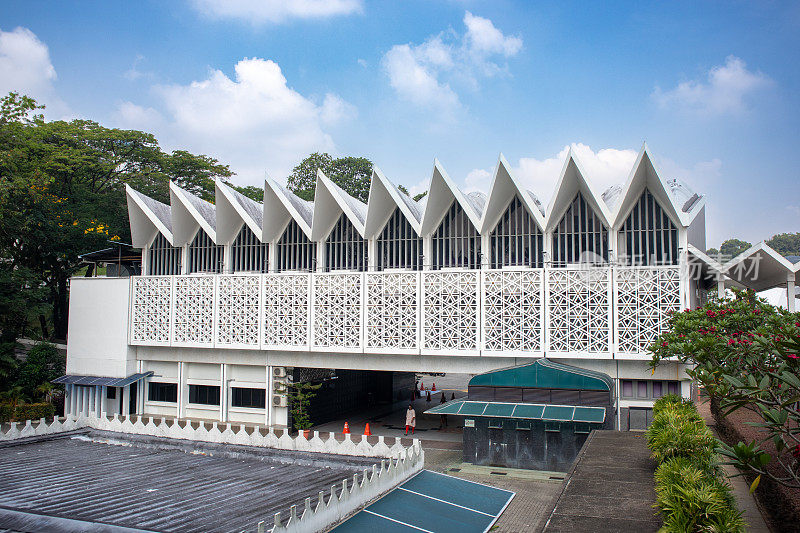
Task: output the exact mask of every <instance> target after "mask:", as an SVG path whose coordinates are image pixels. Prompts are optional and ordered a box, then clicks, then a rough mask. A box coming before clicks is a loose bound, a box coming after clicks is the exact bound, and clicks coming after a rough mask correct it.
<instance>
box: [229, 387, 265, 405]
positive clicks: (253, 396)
mask: <svg viewBox="0 0 800 533" xmlns="http://www.w3.org/2000/svg"><path fill="white" fill-rule="evenodd" d="M231 406H233V407H250V408H254V409H264V408H265V407H266V406H267V391H266V390H265V389H253V388H248V387H231Z"/></svg>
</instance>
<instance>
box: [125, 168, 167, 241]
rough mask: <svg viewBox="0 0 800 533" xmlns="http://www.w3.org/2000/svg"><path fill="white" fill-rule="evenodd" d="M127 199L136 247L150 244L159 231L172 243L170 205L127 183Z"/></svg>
mask: <svg viewBox="0 0 800 533" xmlns="http://www.w3.org/2000/svg"><path fill="white" fill-rule="evenodd" d="M125 199H126V201H127V203H128V220H129V221H130V225H131V241H132V244H133V245H134V246H135V247H136V248H144V247H145V246H148V245H149V244H150V243H151V242H152V241H153V239H154V238H155V236H156V235H157V234H158V233H159V232H160V233H161V234H162V235H164V237H166V239H167V241H169V243H170V244H172V242H173V239H172V214H171V209H170V206H168V205H167V204H162V203H161V202H159V201H158V200H154V199H152V198H150V197H149V196H145V195H144V194H142V193H140V192H139V191H137V190H135V189H134V188H133V187H131V186H130V185H128V184H127V183H126V184H125Z"/></svg>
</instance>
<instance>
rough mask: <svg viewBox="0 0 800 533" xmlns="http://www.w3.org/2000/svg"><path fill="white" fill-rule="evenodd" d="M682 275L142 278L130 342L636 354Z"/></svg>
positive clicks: (620, 271) (677, 291)
mask: <svg viewBox="0 0 800 533" xmlns="http://www.w3.org/2000/svg"><path fill="white" fill-rule="evenodd" d="M684 285H685V283H684V280H682V278H681V271H680V269H679V267H677V266H669V267H613V268H544V269H526V270H473V271H469V270H463V271H424V272H369V273H352V272H345V273H314V274H298V273H282V274H232V275H215V276H214V275H190V276H144V277H141V276H140V277H134V278H132V280H131V303H130V306H131V307H130V317H131V319H130V333H129V342H130V344H133V345H145V346H185V347H209V348H210V347H216V348H244V349H254V350H259V349H260V350H306V351H336V352H371V353H395V354H432V355H435V354H447V355H486V356H491V355H503V356H522V357H526V356H527V357H541V356H542V355H548V356H553V357H559V356H560V357H594V358H604V357H605V358H609V357H612V355H613V354H614V353H623V354H629V355H631V356H637V357H638V356H641V355H642V354H643V353H644V351H645V350H646V348H647V346H648V345H649V344H650V343H651V342H652V341H653V339H655V337H656V336H657V335H658V334H659V333H660V332H661V331H662V330H663V329H664V328H665V327H666V325H667V320H668V317H669V313H671V312H673V311H675V310H679V309H680V308H681V302H682V301H683V294H684V290H685V289H684Z"/></svg>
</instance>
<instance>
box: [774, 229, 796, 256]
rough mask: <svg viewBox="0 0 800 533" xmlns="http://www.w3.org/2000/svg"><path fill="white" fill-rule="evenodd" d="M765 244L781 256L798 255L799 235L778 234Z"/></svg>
mask: <svg viewBox="0 0 800 533" xmlns="http://www.w3.org/2000/svg"><path fill="white" fill-rule="evenodd" d="M767 244H769V245H770V246H771V247H772V248H773V249H774V250H775V251H776V252H778V253H779V254H781V255H800V233H779V234H777V235H773V236H772V238H771V239H770V240H768V241H767Z"/></svg>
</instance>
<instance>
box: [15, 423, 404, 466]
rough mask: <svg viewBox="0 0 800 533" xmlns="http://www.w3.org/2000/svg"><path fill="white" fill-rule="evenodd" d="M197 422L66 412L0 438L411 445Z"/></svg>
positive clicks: (321, 448)
mask: <svg viewBox="0 0 800 533" xmlns="http://www.w3.org/2000/svg"><path fill="white" fill-rule="evenodd" d="M196 424H197V427H195V426H194V424H192V423H191V422H190V421H187V420H180V421H176V420H170V421H169V422H168V421H167V420H166V419H164V418H161V419H159V420H156V419H154V418H152V417H150V418H147V422H143V420H142V417H140V416H133V417H128V418H120V417H119V415H114V416H113V418H108V417H106V416H100V417H96V416H83V415H81V416H77V417H73V416H67V417H64V418H61V419H59V418H55V419H53V420H51V421H50V422H48V421H47V420H46V419H44V418H42V419H40V420H38V421H37V422H36V423H35V425H34V423H33V422H32V421H31V420H27V421H26V422H25V424H23V425H22V427H20V424H19V423H17V422H11V424H10V428H9V429H8V431H5V432H0V442H3V441H10V440H16V439H24V438H28V437H39V436H46V435H54V434H57V433H64V432H67V431H74V430H78V429H83V428H91V429H97V430H102V431H111V432H115V433H125V434H131V435H148V436H151V437H162V438H167V439H181V440H191V441H198V442H211V443H217V444H238V445H241V446H256V447H259V448H274V449H277V450H293V451H300V452H317V453H327V454H332V455H355V456H360V457H379V458H386V459H388V458H395V459H396V458H399V457H404V456H405V455H406V454H407V452H408V450H409V449H410V448H406V447H405V446H403V445H402V443H401V442H400V439H399V438H396V439H395V440H394V444H392V446H389V445H387V444H386V442H385V439H384V437H382V436H380V437H378V438H377V439H378V441H377V442H376V443H375V444H371V443H370V442H369V441H368V440H367V437H366V435H362V436H361V440H358V441H353V440H352V439H351V438H350V434H349V433H346V434H345V435H344V439H343V440H341V441H340V440H337V439H336V438H335V437H334V434H333V433H328V438H326V439H324V440H323V439H322V437H321V436H320V433H319V431H314V432H313V435H312V436H311V438H309V439H306V438H305V437H303V435H302V434H298V435H297V436H296V437H292V436H290V435H289V434H288V433H287V432H286V431H281V435H280V436H278V435H277V434H276V433H275V431H273V429H272V428H268V427H263V426H254V425H252V424H248V425H247V426H246V425H244V424H229V423H228V424H219V423H217V422H213V423H211V427H210V428H208V427H206V424H205V423H202V422H200V423H196ZM262 433H263V434H262ZM412 447H416V448H419V441H418V440H417V439H414V440H413V445H412Z"/></svg>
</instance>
